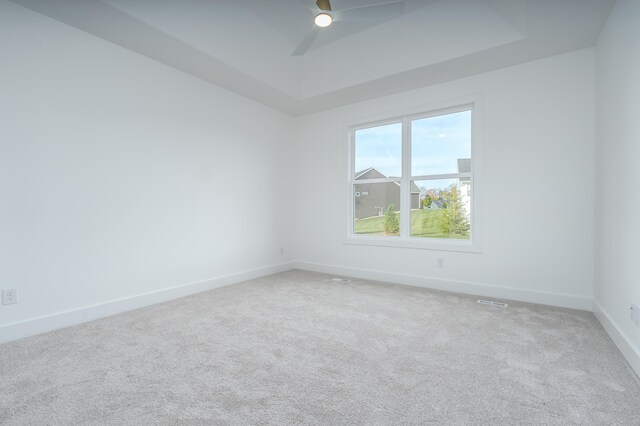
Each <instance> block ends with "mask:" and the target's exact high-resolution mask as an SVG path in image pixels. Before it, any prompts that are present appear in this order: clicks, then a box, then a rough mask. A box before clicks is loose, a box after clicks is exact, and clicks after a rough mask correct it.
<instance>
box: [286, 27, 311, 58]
mask: <svg viewBox="0 0 640 426" xmlns="http://www.w3.org/2000/svg"><path fill="white" fill-rule="evenodd" d="M317 36H318V29H317V28H312V29H311V31H309V32H308V33H307V35H306V36H305V37H304V38H303V39H302V41H301V42H300V44H299V45H298V47H296V50H294V51H293V53H292V54H291V56H302V55H304V54H305V53H306V51H307V50H309V47H311V45H312V44H313V42H314V41H315V39H316V37H317Z"/></svg>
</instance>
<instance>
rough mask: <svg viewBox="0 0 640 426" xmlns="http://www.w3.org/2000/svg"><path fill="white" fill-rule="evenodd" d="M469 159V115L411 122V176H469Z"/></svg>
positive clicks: (460, 114)
mask: <svg viewBox="0 0 640 426" xmlns="http://www.w3.org/2000/svg"><path fill="white" fill-rule="evenodd" d="M470 158H471V111H462V112H456V113H453V114H445V115H439V116H436V117H429V118H422V119H419V120H413V121H412V122H411V176H424V175H440V174H446V173H464V172H465V171H466V172H469V171H470V170H463V169H465V168H468V167H469V165H470V163H469V159H470ZM460 160H462V161H460Z"/></svg>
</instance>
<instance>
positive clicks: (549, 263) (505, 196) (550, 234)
mask: <svg viewBox="0 0 640 426" xmlns="http://www.w3.org/2000/svg"><path fill="white" fill-rule="evenodd" d="M594 87H595V58H594V50H593V49H587V50H581V51H576V52H573V53H569V54H565V55H561V56H556V57H551V58H547V59H543V60H539V61H535V62H531V63H527V64H524V65H519V66H515V67H510V68H505V69H502V70H498V71H494V72H491V73H487V74H482V75H478V76H474V77H470V78H466V79H462V80H457V81H453V82H449V83H445V84H440V85H437V86H432V87H428V88H424V89H421V90H416V91H411V92H407V93H401V94H397V95H393V96H389V97H385V98H380V99H376V100H372V101H367V102H364V103H360V104H356V105H350V106H347V107H342V108H339V109H334V110H330V111H325V112H322V113H318V114H314V115H309V116H305V117H301V118H299V119H298V120H297V123H296V124H297V128H296V136H295V141H296V144H297V148H298V150H297V153H296V155H297V158H298V169H297V173H296V176H297V178H296V182H297V183H298V186H297V196H298V201H297V202H296V206H297V211H296V215H295V216H296V218H297V224H296V228H295V229H296V232H295V236H296V237H295V247H296V256H297V257H296V258H297V259H298V260H300V261H301V266H303V267H306V268H312V269H317V270H324V271H332V272H334V273H344V274H351V275H354V274H356V275H359V276H363V277H378V278H379V279H384V280H391V281H396V282H405V283H410V284H417V285H426V286H431V287H438V288H444V289H450V290H456V291H465V292H471V293H476V294H485V295H492V296H502V297H511V298H515V299H521V300H529V301H535V302H541V303H549V304H556V305H561V306H571V307H577V308H582V309H590V307H591V298H592V294H593V282H594V270H593V266H592V265H593V238H594V209H593V203H594V191H593V186H594V173H593V167H594V166H593V165H594V161H595V160H594V151H595V141H594V135H595V124H594V120H595V93H594ZM476 94H479V95H480V96H481V97H482V106H483V110H482V111H481V114H482V119H481V120H482V151H483V164H482V165H483V170H482V177H483V183H482V186H483V194H484V199H483V201H482V202H483V206H484V209H483V214H484V220H483V223H481V224H480V225H481V226H482V228H483V234H484V238H483V246H484V249H483V253H482V254H471V253H453V252H437V251H430V250H418V249H403V248H389V247H369V246H355V245H346V244H343V228H344V226H343V225H344V223H345V221H346V220H348V218H347V217H346V216H345V215H346V211H347V206H346V205H345V203H346V199H345V198H346V197H345V185H346V175H347V158H346V155H347V149H346V143H347V139H346V132H347V130H346V127H345V126H346V123H348V122H349V121H357V120H358V118H361V117H368V116H373V115H379V114H384V113H385V112H389V115H390V116H393V114H394V111H396V110H399V109H404V108H407V107H409V106H413V105H416V106H417V105H425V104H429V103H433V102H441V101H446V100H449V99H455V98H459V97H465V96H469V95H476ZM437 257H443V258H444V259H445V268H444V269H439V268H437V267H436V258H437ZM371 271H379V272H383V273H378V274H374V273H371Z"/></svg>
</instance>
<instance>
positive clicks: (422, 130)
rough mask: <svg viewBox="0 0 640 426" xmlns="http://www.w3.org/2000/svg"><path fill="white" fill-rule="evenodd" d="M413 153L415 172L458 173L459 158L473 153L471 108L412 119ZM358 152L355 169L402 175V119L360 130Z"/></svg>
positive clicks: (421, 183)
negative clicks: (372, 168)
mask: <svg viewBox="0 0 640 426" xmlns="http://www.w3.org/2000/svg"><path fill="white" fill-rule="evenodd" d="M411 153H412V155H411V156H412V159H411V175H412V176H417V175H435V174H445V173H457V172H458V158H470V157H471V111H463V112H456V113H452V114H445V115H440V116H437V117H429V118H423V119H419V120H414V121H412V122H411ZM355 154H356V155H355V171H356V172H358V171H360V170H364V169H368V168H369V167H375V168H376V170H378V171H379V172H380V173H382V174H384V175H385V176H388V177H400V175H401V170H402V123H394V124H388V125H384V126H377V127H371V128H368V129H362V130H357V131H356V132H355ZM447 182H448V180H447ZM425 183H426V182H425V181H421V182H420V184H419V185H420V186H424V185H423V184H425ZM432 183H433V184H436V182H432ZM438 184H445V181H438ZM446 186H448V184H447V185H446Z"/></svg>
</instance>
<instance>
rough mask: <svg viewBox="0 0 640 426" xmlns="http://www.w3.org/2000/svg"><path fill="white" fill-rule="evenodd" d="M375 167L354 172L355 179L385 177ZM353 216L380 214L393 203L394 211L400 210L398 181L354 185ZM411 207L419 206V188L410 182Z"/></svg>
mask: <svg viewBox="0 0 640 426" xmlns="http://www.w3.org/2000/svg"><path fill="white" fill-rule="evenodd" d="M386 177H387V176H385V175H383V174H382V173H380V172H379V171H377V170H376V169H375V168H373V167H370V168H368V169H366V170H361V171H359V172H357V173H356V175H355V180H363V179H381V178H386ZM355 188H356V193H355V194H354V195H355V200H356V201H355V218H356V219H363V218H365V217H371V216H382V215H383V214H384V212H385V211H386V210H387V208H389V205H390V204H393V206H394V208H395V210H396V211H399V210H400V183H399V182H384V183H363V184H357V185H356V186H355ZM411 208H412V209H418V208H420V188H418V186H417V185H416V184H415V183H414V182H411Z"/></svg>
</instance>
